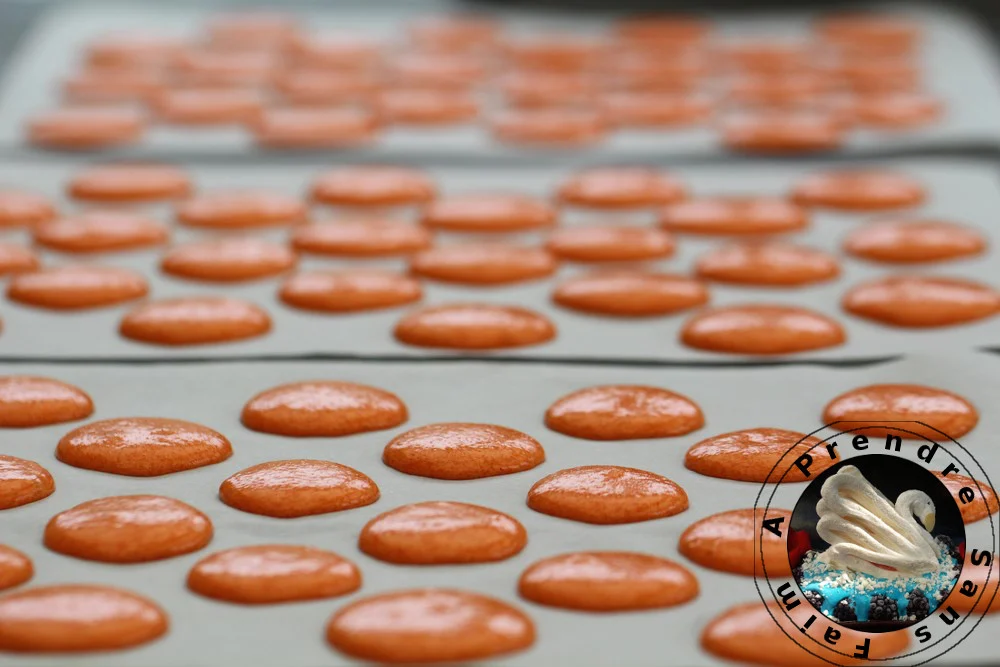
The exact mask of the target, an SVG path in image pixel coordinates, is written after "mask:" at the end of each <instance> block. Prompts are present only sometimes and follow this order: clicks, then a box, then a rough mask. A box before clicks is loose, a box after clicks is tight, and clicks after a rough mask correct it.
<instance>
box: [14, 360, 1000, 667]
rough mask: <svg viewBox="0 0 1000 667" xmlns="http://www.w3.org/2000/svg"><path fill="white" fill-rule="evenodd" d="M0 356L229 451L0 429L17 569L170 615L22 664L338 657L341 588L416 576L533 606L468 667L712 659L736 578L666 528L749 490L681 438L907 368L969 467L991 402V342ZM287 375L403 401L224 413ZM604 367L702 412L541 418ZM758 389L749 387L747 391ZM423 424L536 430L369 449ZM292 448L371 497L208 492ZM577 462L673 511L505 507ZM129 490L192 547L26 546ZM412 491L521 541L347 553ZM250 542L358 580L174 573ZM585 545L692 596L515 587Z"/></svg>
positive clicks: (986, 645)
mask: <svg viewBox="0 0 1000 667" xmlns="http://www.w3.org/2000/svg"><path fill="white" fill-rule="evenodd" d="M8 373H27V374H33V375H44V376H50V377H54V378H58V379H60V380H63V381H66V382H70V383H73V384H75V385H77V386H79V387H81V388H82V389H84V390H86V391H88V392H89V393H90V394H91V395H92V397H93V399H94V405H95V407H96V411H95V413H94V415H93V417H92V419H106V418H113V417H125V416H138V415H145V416H162V417H173V418H182V419H187V420H191V421H195V422H198V423H201V424H204V425H206V426H209V427H211V428H214V429H217V430H218V431H220V432H221V433H223V434H224V435H226V436H227V437H228V438H229V439H230V440H231V441H232V443H233V449H234V454H233V457H232V458H231V459H229V460H227V461H225V462H223V463H220V464H218V465H214V466H209V467H206V468H200V469H197V470H192V471H188V472H182V473H178V474H173V475H167V476H164V477H157V478H130V477H121V476H116V475H108V474H103V473H97V472H92V471H85V470H79V469H76V468H72V467H70V466H67V465H64V464H62V463H60V462H59V461H57V460H56V459H55V456H54V450H55V445H56V442H57V441H58V440H59V438H60V437H61V436H62V435H63V434H64V433H66V432H68V431H69V430H70V429H72V428H73V427H74V426H75V425H73V424H60V425H53V426H47V427H42V428H35V429H25V430H19V431H17V432H16V433H13V432H8V433H6V434H4V437H3V440H2V443H3V444H2V445H0V451H2V452H3V453H4V454H10V455H14V456H20V457H25V458H29V459H32V460H35V461H37V462H39V463H41V464H42V465H43V466H45V467H47V468H48V469H49V470H50V471H51V472H52V474H53V476H54V478H55V480H56V492H55V493H54V494H53V495H52V496H50V497H49V498H46V499H45V500H42V501H40V502H37V503H33V504H30V505H26V506H23V507H20V508H15V509H12V510H8V511H4V512H2V513H0V541H2V542H5V543H8V544H10V545H11V546H13V547H15V548H17V549H20V550H22V551H24V552H25V553H27V554H28V555H29V556H30V557H31V558H32V559H34V561H35V565H36V569H37V576H36V578H35V580H34V582H33V583H34V584H50V583H57V582H94V583H105V584H112V585H115V586H122V587H125V588H129V589H132V590H135V591H137V592H139V593H141V594H144V595H147V596H149V597H151V598H152V599H154V600H156V601H157V602H159V603H160V604H161V605H163V607H164V608H165V609H166V610H167V612H168V613H169V614H170V616H171V621H172V628H171V631H170V633H169V634H168V635H167V636H166V637H165V638H164V639H162V640H160V641H157V642H155V643H152V644H150V645H148V646H145V647H142V648H138V649H136V650H131V651H126V652H121V653H105V654H100V655H94V656H74V657H66V658H59V657H53V656H44V657H30V656H21V655H18V656H17V657H16V658H15V659H10V658H7V659H5V660H3V661H2V662H3V664H17V665H25V666H26V667H37V666H39V665H53V666H56V665H59V666H63V665H65V666H69V667H98V666H100V667H124V666H125V665H129V666H139V665H141V666H143V667H179V666H181V665H183V666H184V667H216V666H221V665H294V666H295V667H313V666H319V665H340V664H353V663H350V661H348V660H346V659H345V658H344V657H343V656H341V655H340V654H338V653H336V652H334V651H333V650H332V649H330V648H329V647H328V646H327V645H326V643H325V641H324V639H323V631H324V627H325V623H326V620H327V619H328V618H329V617H330V615H331V614H332V613H333V612H334V611H335V610H337V609H339V608H340V607H341V606H343V605H344V604H346V603H347V602H349V601H351V600H354V599H356V598H358V597H361V596H366V595H371V594H375V593H378V592H383V591H388V590H392V589H400V588H418V587H423V586H446V587H457V588H461V589H468V590H472V591H478V592H482V593H487V594H489V595H493V596H496V597H499V598H501V599H504V600H507V601H509V602H512V603H514V604H516V605H518V606H519V607H520V608H522V609H524V610H525V611H526V612H527V613H528V614H529V615H530V616H531V617H532V618H533V619H534V621H535V622H536V624H537V628H538V641H537V643H536V645H535V646H534V647H533V648H531V649H529V650H528V651H526V652H524V653H521V654H517V655H514V656H511V657H508V658H504V659H495V660H490V661H487V664H502V665H524V666H525V667H527V666H532V667H533V666H536V665H554V664H560V665H575V666H579V667H590V666H593V667H600V666H603V665H610V664H624V665H630V666H634V667H641V666H649V667H661V666H662V665H667V664H675V665H685V666H696V665H714V664H720V665H721V664H731V663H724V662H721V661H719V660H717V659H715V658H713V657H711V656H709V655H708V654H706V653H704V652H703V651H702V650H701V649H700V647H699V644H698V636H699V634H700V632H701V629H702V628H703V627H704V625H705V624H706V623H707V622H708V621H709V620H711V619H712V618H713V617H714V616H716V615H717V614H719V613H720V612H722V611H723V610H724V609H727V608H728V607H730V606H732V605H734V604H737V603H742V602H749V601H754V600H757V599H758V597H757V592H756V590H755V588H754V582H753V579H752V578H751V577H745V576H737V575H729V574H723V573H719V572H715V571H713V570H709V569H706V568H703V567H700V566H698V565H694V564H692V563H690V562H688V561H687V560H686V559H685V558H684V557H682V556H681V555H680V554H679V553H678V552H677V541H678V538H679V536H680V534H681V533H682V532H683V531H684V529H685V528H687V527H688V526H689V525H691V524H692V523H693V522H695V521H696V520H698V519H701V518H703V517H705V516H708V515H710V514H713V513H716V512H720V511H724V510H729V509H739V508H748V507H751V506H752V505H753V503H754V500H755V498H756V495H757V493H758V491H759V489H760V487H759V485H758V484H756V483H749V482H736V481H730V480H723V479H715V478H710V477H704V476H701V475H697V474H695V473H693V472H691V471H689V470H687V469H686V468H685V467H684V464H683V460H684V453H685V451H686V450H687V449H688V448H689V447H690V446H691V445H692V444H694V443H695V442H697V441H699V440H701V439H703V438H706V437H709V436H712V435H716V434H718V433H723V432H727V431H731V430H737V429H743V428H752V427H759V426H771V427H779V428H787V429H793V430H798V431H805V432H808V431H812V430H814V429H816V428H819V427H820V426H821V425H822V421H821V413H822V409H823V406H824V405H825V404H826V403H827V401H829V400H830V399H831V398H833V397H835V396H837V395H838V394H840V393H842V392H844V391H848V390H850V389H853V388H856V387H859V386H863V385H866V384H870V383H886V382H890V383H894V382H914V383H918V384H927V385H930V386H936V387H941V388H943V389H948V390H951V391H955V392H958V393H960V394H961V395H963V396H965V397H966V398H967V399H969V400H970V401H971V402H972V403H973V404H975V405H976V406H977V407H978V408H979V409H980V411H981V414H982V418H981V421H980V423H979V424H978V426H977V427H976V428H975V429H974V430H973V431H972V432H970V433H969V434H968V435H966V436H964V437H963V438H962V439H961V440H962V444H963V445H964V446H965V447H966V448H967V449H968V450H969V451H970V452H971V453H972V454H973V455H974V456H975V457H976V458H977V459H978V460H979V462H980V463H981V464H982V466H983V467H984V468H985V469H986V470H987V471H994V474H997V473H996V471H998V470H1000V450H998V449H997V447H996V446H995V442H994V439H995V434H996V433H997V430H998V429H1000V415H998V413H997V411H996V410H993V409H992V407H993V406H995V405H997V404H998V402H1000V382H998V378H1000V356H995V355H990V354H971V353H970V354H941V355H915V356H913V357H910V358H908V359H906V360H904V361H896V362H889V363H884V364H878V365H872V366H868V367H864V368H829V367H823V368H810V367H805V366H797V367H773V368H752V369H718V368H713V369H669V370H664V369H650V368H625V367H620V368H614V367H605V366H558V367H556V366H546V365H532V366H530V367H526V366H524V365H522V364H518V363H500V362H473V361H470V362H466V363H460V364H447V363H440V362H435V361H426V362H398V363H388V362H386V363H369V362H365V363H360V362H323V361H320V362H309V363H303V362H273V363H253V364H247V363H243V362H233V363H204V364H184V365H176V364H151V365H148V364H140V365H124V364H120V365H101V364H95V365H73V364H62V365H59V364H34V363H30V364H27V363H26V364H3V365H0V374H8ZM307 379H332V380H346V381H353V382H363V383H368V384H371V385H374V386H377V387H380V388H383V389H386V390H389V391H392V392H395V393H397V394H398V395H399V396H400V398H401V399H402V400H403V401H404V402H405V403H406V404H407V406H408V407H409V411H410V419H409V422H408V423H406V424H404V425H403V426H400V427H399V428H397V429H393V430H390V431H382V432H377V433H366V434H360V435H354V436H349V437H344V438H298V439H296V438H285V437H280V436H273V435H267V434H263V433H256V432H252V431H249V430H247V429H245V428H244V427H243V426H241V424H240V423H239V414H240V409H241V408H242V406H243V404H244V403H245V402H246V400H247V399H249V398H250V397H251V396H252V395H254V394H255V393H257V392H258V391H261V390H264V389H267V388H269V387H271V386H274V385H276V384H280V383H284V382H293V381H298V380H307ZM608 383H638V384H652V385H656V386H661V387H664V388H668V389H671V390H674V391H677V392H680V393H682V394H685V395H687V396H689V397H690V398H691V399H693V400H694V401H695V402H697V403H698V404H699V405H700V406H701V408H702V410H703V411H704V414H705V422H706V423H705V426H704V428H702V429H700V430H699V431H696V432H694V433H691V434H688V435H685V436H682V437H677V438H669V439H656V440H632V441H618V442H592V441H585V440H577V439H574V438H570V437H567V436H563V435H561V434H558V433H555V432H553V431H549V430H548V429H546V428H545V427H544V425H543V422H542V417H543V414H544V412H545V409H546V408H547V407H548V406H549V405H550V404H551V403H552V402H553V401H555V400H556V399H557V398H559V397H561V396H563V395H565V394H566V393H569V392H571V391H574V390H576V389H580V388H582V387H587V386H591V385H596V384H608ZM763 387H766V388H767V390H766V391H762V388H763ZM440 421H472V422H477V421H478V422H489V423H497V424H501V425H504V426H508V427H511V428H515V429H519V430H522V431H524V432H526V433H528V434H530V435H532V436H534V437H535V438H537V439H538V440H539V441H540V442H541V443H542V445H543V446H544V447H545V451H546V456H547V458H546V461H545V462H544V463H543V464H542V465H540V466H539V467H537V468H535V469H533V470H530V471H526V472H523V473H518V474H514V475H504V476H499V477H492V478H487V479H480V480H472V481H443V480H433V479H427V478H420V477H413V476H409V475H404V474H402V473H399V472H397V471H395V470H392V469H390V468H388V467H387V466H385V465H384V464H382V462H381V452H382V448H383V447H384V446H385V444H386V443H387V442H388V441H389V440H390V439H391V438H392V437H393V436H394V435H395V434H397V433H399V432H402V431H403V430H406V429H409V428H413V427H415V426H420V425H423V424H427V423H433V422H440ZM907 447H910V445H907ZM298 457H301V458H318V459H328V460H333V461H337V462H339V463H343V464H345V465H349V466H351V467H354V468H356V469H358V470H360V471H362V472H364V473H366V474H368V475H369V476H370V477H371V478H372V479H374V480H375V481H376V482H377V483H378V484H379V486H380V487H381V490H382V497H381V499H380V500H379V501H378V502H376V503H375V504H373V505H370V506H368V507H364V508H360V509H355V510H350V511H345V512H341V513H335V514H327V515H323V516H315V517H308V518H301V519H272V518H267V517H262V516H256V515H251V514H246V513H243V512H240V511H238V510H235V509H232V508H230V507H228V506H226V505H224V504H222V503H221V502H220V501H219V500H218V498H217V496H216V494H217V489H218V486H219V484H220V483H221V482H222V480H224V479H225V478H226V477H228V476H229V475H231V474H233V473H234V472H236V471H238V470H241V469H243V468H245V467H247V466H250V465H254V464H256V463H261V462H264V461H270V460H275V459H286V458H298ZM588 464H614V465H624V466H631V467H638V468H642V469H646V470H650V471H652V472H656V473H659V474H662V475H664V476H666V477H668V478H670V479H672V480H674V481H675V482H677V483H678V484H680V485H681V486H682V487H683V488H684V489H685V490H686V491H687V493H688V496H689V498H690V508H689V509H688V510H687V511H685V512H682V513H681V514H678V515H675V516H673V517H668V518H665V519H659V520H654V521H647V522H642V523H636V524H629V525H617V526H594V525H588V524H582V523H577V522H573V521H567V520H564V519H558V518H554V517H550V516H547V515H543V514H539V513H537V512H534V511H532V510H530V509H528V508H527V507H526V506H525V496H526V493H527V491H528V489H529V488H530V487H531V485H532V484H533V483H534V482H535V481H537V480H538V479H541V478H542V477H544V476H545V475H548V474H550V473H552V472H555V471H557V470H560V469H563V468H567V467H572V466H577V465H588ZM994 483H995V482H994ZM803 488H804V487H803V485H801V484H787V485H783V486H781V487H780V488H779V490H778V495H777V496H776V498H775V500H774V502H773V504H772V506H774V507H785V508H790V507H791V506H792V505H793V504H794V502H795V499H796V498H797V497H798V495H799V494H800V493H801V492H802V490H803ZM134 493H152V494H162V495H167V496H172V497H175V498H178V499H180V500H183V501H185V502H187V503H190V504H192V505H193V506H195V507H197V508H198V509H200V510H202V511H204V512H205V513H207V514H208V515H209V516H210V517H211V519H212V521H213V522H214V524H215V530H216V533H215V538H214V539H213V541H212V543H211V544H210V545H209V546H208V547H207V548H206V549H205V550H203V551H201V552H198V553H193V554H189V555H185V556H181V557H178V558H172V559H169V560H165V561H160V562H156V563H146V564H137V565H108V564H99V563H92V562H86V561H82V560H77V559H73V558H69V557H65V556H62V555H58V554H56V553H54V552H50V551H48V550H47V549H45V548H44V547H43V546H42V544H41V539H42V531H43V528H44V525H45V523H46V521H47V520H48V519H49V518H50V517H52V516H53V515H54V514H56V513H58V512H60V511H62V510H64V509H66V508H69V507H72V506H74V505H76V504H78V503H80V502H83V501H85V500H89V499H91V498H98V497H103V496H108V495H119V494H134ZM426 500H455V501H462V502H471V503H476V504H481V505H485V506H487V507H492V508H495V509H498V510H500V511H502V512H507V513H509V514H511V515H513V516H515V517H516V518H517V519H519V520H520V521H522V522H523V523H524V525H525V527H526V529H527V531H528V536H529V541H528V546H527V548H526V549H525V550H524V551H523V552H522V553H521V554H519V555H517V556H515V557H513V558H511V559H509V560H506V561H502V562H499V563H493V564H483V565H470V566H461V567H455V566H442V567H417V566H398V565H389V564H386V563H383V562H380V561H376V560H374V559H372V558H369V557H368V556H366V555H364V554H362V553H361V552H360V551H358V549H357V547H356V541H357V536H358V532H359V531H360V529H361V527H362V526H363V525H364V524H365V523H366V522H367V521H368V520H369V519H370V518H372V517H373V516H375V515H376V514H379V513H381V512H385V511H387V510H389V509H392V508H394V507H398V506H400V505H403V504H406V503H412V502H419V501H426ZM993 518H994V520H996V518H997V517H996V516H994V517H993ZM967 530H968V531H969V533H968V534H969V536H970V538H969V539H972V537H971V536H974V535H976V536H978V535H984V536H985V539H989V530H990V521H988V520H983V521H979V522H977V523H974V524H969V526H967ZM981 531H985V532H981ZM262 543H288V544H309V545H313V546H317V547H321V548H326V549H331V550H333V551H336V552H338V553H339V554H341V555H343V556H345V557H347V558H349V559H351V560H353V561H354V562H355V563H356V564H357V565H358V566H359V567H360V568H361V570H362V573H363V576H364V584H363V586H362V588H361V590H360V591H359V592H357V593H354V594H352V595H351V596H347V597H345V598H338V599H327V600H320V601H315V602H305V603H294V604H285V605H276V606H264V607H255V608H248V607H242V606H239V605H231V604H225V603H220V602H215V601H211V600H208V599H205V598H201V597H199V596H196V595H194V594H192V593H190V592H188V591H187V590H186V588H185V587H184V579H185V576H186V573H187V571H188V569H190V567H191V566H192V565H193V564H194V563H195V562H196V561H197V560H199V559H200V558H202V557H204V556H205V555H207V554H208V553H210V552H212V551H215V550H219V549H224V548H230V547H234V546H239V545H251V544H262ZM601 549H605V550H608V549H610V550H636V551H643V552H649V553H653V554H658V555H662V556H664V557H666V558H669V559H672V560H676V561H678V562H681V563H683V564H685V565H686V566H688V567H690V569H691V570H692V571H693V572H694V573H695V574H696V576H697V577H698V580H699V583H700V586H701V593H700V595H699V597H698V598H697V599H695V600H694V601H692V602H690V603H688V604H685V605H682V606H679V607H675V608H672V609H666V610H657V611H648V612H641V613H614V614H589V613H581V612H573V611H565V610H556V609H551V608H547V607H543V606H540V605H535V604H532V603H529V602H526V601H524V600H521V599H519V598H518V596H517V594H516V581H517V578H518V576H519V575H520V573H521V572H522V571H523V570H524V569H525V568H526V567H527V566H528V565H529V564H531V563H533V562H534V561H536V560H538V559H540V558H544V557H547V556H551V555H554V554H558V553H564V552H568V551H574V550H601ZM998 631H1000V615H993V616H992V617H991V616H987V617H986V618H985V619H984V620H983V621H982V623H981V624H980V627H979V628H977V630H976V631H975V632H974V633H973V634H972V635H971V636H970V637H969V638H968V639H967V640H966V641H964V642H963V643H962V644H960V645H959V646H958V648H956V649H954V650H953V651H952V652H951V653H949V654H948V656H947V658H948V659H947V660H946V661H942V662H945V663H946V664H969V663H975V662H977V661H978V662H980V663H983V664H986V663H989V662H991V661H992V660H994V659H995V655H996V649H995V636H996V633H997V632H998Z"/></svg>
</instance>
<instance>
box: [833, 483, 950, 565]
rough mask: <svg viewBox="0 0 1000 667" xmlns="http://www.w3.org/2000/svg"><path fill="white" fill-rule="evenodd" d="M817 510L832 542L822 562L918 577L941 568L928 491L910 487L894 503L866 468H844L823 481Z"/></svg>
mask: <svg viewBox="0 0 1000 667" xmlns="http://www.w3.org/2000/svg"><path fill="white" fill-rule="evenodd" d="M816 513H817V514H818V515H819V522H818V523H817V524H816V532H817V533H819V536H820V537H821V538H823V539H824V540H826V541H827V542H828V543H829V544H830V547H829V548H828V549H827V550H826V551H824V552H823V553H821V554H820V555H819V560H820V561H822V562H825V563H826V564H827V565H828V566H829V567H831V568H833V569H840V570H844V569H848V570H855V571H859V572H865V573H867V574H871V575H874V576H878V577H885V576H891V575H892V574H893V572H892V570H896V571H897V572H898V574H900V575H911V576H912V575H917V574H924V573H926V572H933V571H935V570H937V569H938V568H939V567H940V566H939V564H938V546H937V543H936V542H935V541H934V537H933V536H932V535H931V534H930V533H929V532H928V531H930V530H933V529H934V503H933V501H931V499H930V497H929V496H928V495H927V494H926V493H924V492H923V491H918V490H916V489H911V490H909V491H904V492H903V493H901V494H899V497H898V498H897V499H896V504H895V505H893V504H892V503H891V502H889V499H888V498H886V497H885V496H884V495H882V493H881V492H880V491H879V490H878V489H877V488H875V487H874V486H872V484H871V483H870V482H869V481H868V480H867V479H865V478H864V476H863V475H862V474H861V471H860V470H858V469H857V468H856V467H854V466H844V467H843V468H841V469H840V470H838V471H837V473H836V474H834V475H832V476H831V477H830V478H829V479H827V480H826V481H825V482H823V488H822V489H821V491H820V500H819V502H818V503H816ZM918 518H919V519H920V523H918V522H917V519H918ZM921 523H923V525H921Z"/></svg>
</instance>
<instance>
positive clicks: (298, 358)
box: [0, 354, 900, 368]
mask: <svg viewBox="0 0 1000 667" xmlns="http://www.w3.org/2000/svg"><path fill="white" fill-rule="evenodd" d="M899 358H900V357H899V356H889V357H868V358H864V359H836V360H826V359H767V360H749V361H733V360H725V359H720V360H718V361H715V360H707V361H679V360H666V359H627V358H626V359H595V358H587V357H524V356H509V355H508V356H491V355H454V354H442V355H421V356H416V355H405V354H257V355H244V356H230V357H211V356H204V357H148V358H142V357H104V358H102V357H65V358H51V357H48V358H46V357H4V356H0V364H10V365H27V364H53V365H60V364H64V365H73V366H101V365H108V366H164V365H198V364H236V363H282V362H303V361H305V362H308V361H340V362H352V363H353V362H357V363H416V364H435V363H466V362H470V361H471V362H479V363H489V364H527V365H536V366H596V367H615V366H619V367H626V368H768V367H781V366H819V367H828V368H860V367H866V366H877V365H879V364H883V363H886V362H889V361H895V360H897V359H899Z"/></svg>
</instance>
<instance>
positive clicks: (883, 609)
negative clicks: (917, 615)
mask: <svg viewBox="0 0 1000 667" xmlns="http://www.w3.org/2000/svg"><path fill="white" fill-rule="evenodd" d="M868 620H869V621H898V620H899V605H897V604H896V601H895V600H893V599H892V598H890V597H889V596H887V595H873V596H872V602H871V605H870V606H869V607H868Z"/></svg>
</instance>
